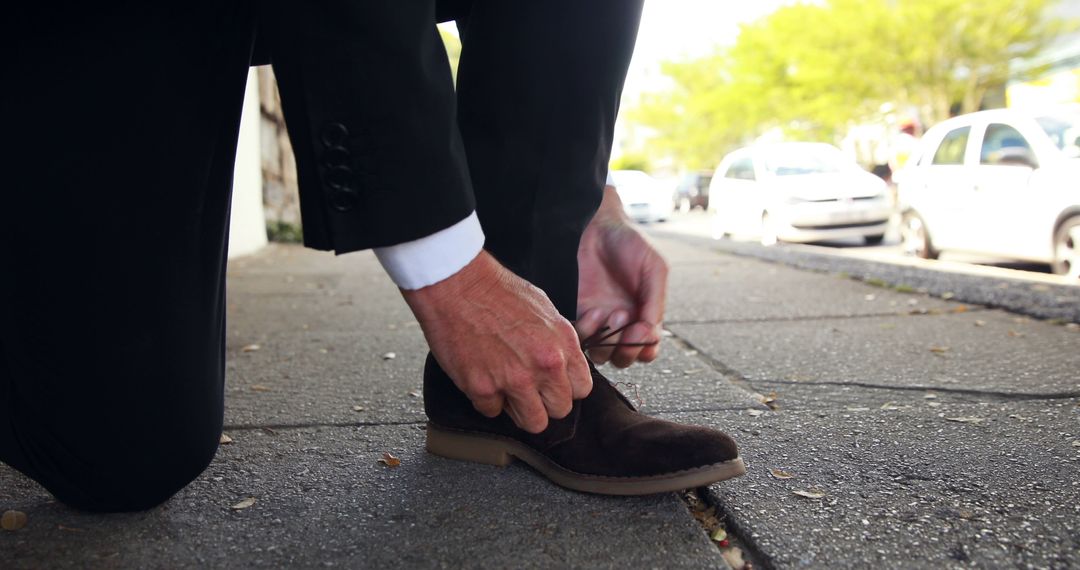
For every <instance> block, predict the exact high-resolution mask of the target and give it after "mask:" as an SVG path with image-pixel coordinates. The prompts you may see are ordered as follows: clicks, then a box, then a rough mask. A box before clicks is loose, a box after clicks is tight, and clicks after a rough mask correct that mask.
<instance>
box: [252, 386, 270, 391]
mask: <svg viewBox="0 0 1080 570" xmlns="http://www.w3.org/2000/svg"><path fill="white" fill-rule="evenodd" d="M249 388H250V389H251V391H252V392H269V391H270V387H269V386H266V385H263V384H252V385H251V386H249Z"/></svg>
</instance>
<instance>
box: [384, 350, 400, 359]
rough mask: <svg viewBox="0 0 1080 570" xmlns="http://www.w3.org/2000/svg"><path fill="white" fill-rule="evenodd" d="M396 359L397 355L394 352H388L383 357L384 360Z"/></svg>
mask: <svg viewBox="0 0 1080 570" xmlns="http://www.w3.org/2000/svg"><path fill="white" fill-rule="evenodd" d="M395 358H397V353H394V352H387V353H386V354H384V355H382V359H383V360H393V359H395Z"/></svg>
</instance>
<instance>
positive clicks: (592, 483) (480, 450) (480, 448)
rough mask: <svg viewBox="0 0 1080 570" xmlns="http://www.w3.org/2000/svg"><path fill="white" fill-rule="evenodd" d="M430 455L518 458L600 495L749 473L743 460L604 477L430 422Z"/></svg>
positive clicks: (562, 482)
mask: <svg viewBox="0 0 1080 570" xmlns="http://www.w3.org/2000/svg"><path fill="white" fill-rule="evenodd" d="M426 447H427V450H428V452H429V453H432V454H434V455H438V456H440V457H446V458H448V459H456V460H459V461H471V462H473V463H483V464H486V465H496V466H499V467H505V466H507V465H510V464H511V463H513V461H514V459H519V460H521V461H524V462H525V463H527V464H529V465H530V466H531V467H532V468H533V469H536V470H537V471H539V472H540V473H541V474H543V475H544V476H545V477H547V478H548V479H550V480H551V481H552V482H554V483H555V484H556V485H559V486H562V487H566V488H567V489H573V490H575V491H582V492H585V493H596V494H600V495H652V494H654V493H667V492H671V491H681V490H683V489H693V488H697V487H704V486H705V485H708V484H710V483H716V482H717V481H723V480H725V479H731V478H733V477H738V476H740V475H742V474H744V473H746V465H744V464H743V460H742V458H741V457H736V458H735V459H731V460H729V461H724V462H722V463H714V464H712V465H705V466H702V467H697V468H694V469H687V470H683V471H676V472H672V473H665V474H663V475H651V476H648V477H603V476H600V475H586V474H583V473H576V472H574V471H570V470H569V469H566V468H563V467H560V466H559V465H557V464H556V463H555V462H553V461H551V460H550V459H548V458H547V457H544V456H543V455H542V454H540V453H538V452H537V451H536V450H534V449H532V448H530V447H528V446H526V445H524V444H522V443H520V442H518V441H515V440H513V439H510V438H508V437H502V436H498V435H493V434H484V433H477V432H468V431H461V430H454V429H448V428H443V427H439V426H436V425H433V424H431V423H428V426H427V446H426Z"/></svg>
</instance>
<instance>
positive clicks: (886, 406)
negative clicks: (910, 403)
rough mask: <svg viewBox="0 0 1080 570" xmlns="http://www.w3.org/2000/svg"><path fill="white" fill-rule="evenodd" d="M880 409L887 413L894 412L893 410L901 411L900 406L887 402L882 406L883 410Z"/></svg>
mask: <svg viewBox="0 0 1080 570" xmlns="http://www.w3.org/2000/svg"><path fill="white" fill-rule="evenodd" d="M879 409H881V410H885V411H893V410H899V409H900V406H897V405H896V404H894V403H893V402H885V403H884V404H882V405H881V408H879Z"/></svg>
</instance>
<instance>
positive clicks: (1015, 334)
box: [1009, 331, 1024, 337]
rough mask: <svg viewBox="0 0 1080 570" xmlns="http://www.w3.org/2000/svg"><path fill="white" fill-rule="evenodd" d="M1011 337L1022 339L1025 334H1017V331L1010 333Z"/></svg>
mask: <svg viewBox="0 0 1080 570" xmlns="http://www.w3.org/2000/svg"><path fill="white" fill-rule="evenodd" d="M1009 336H1011V337H1022V336H1024V333H1022V332H1016V331H1009Z"/></svg>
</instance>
